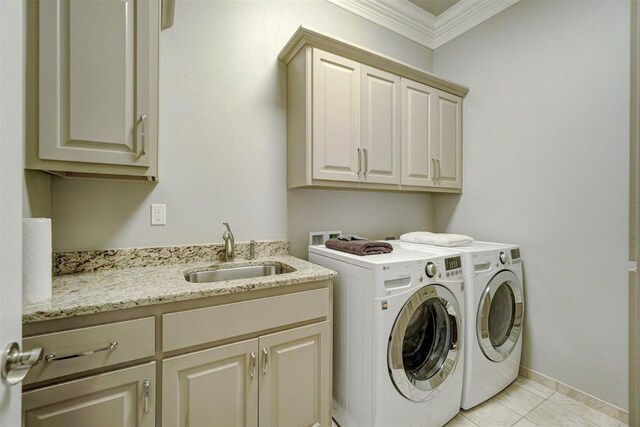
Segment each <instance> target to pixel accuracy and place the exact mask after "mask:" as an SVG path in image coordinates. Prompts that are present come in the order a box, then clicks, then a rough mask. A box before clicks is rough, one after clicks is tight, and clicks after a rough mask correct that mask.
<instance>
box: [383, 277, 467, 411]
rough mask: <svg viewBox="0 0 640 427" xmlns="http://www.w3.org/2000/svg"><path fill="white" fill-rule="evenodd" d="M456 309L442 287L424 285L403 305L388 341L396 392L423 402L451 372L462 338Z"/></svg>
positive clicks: (454, 301) (450, 295) (450, 294)
mask: <svg viewBox="0 0 640 427" xmlns="http://www.w3.org/2000/svg"><path fill="white" fill-rule="evenodd" d="M460 328H461V323H460V317H459V308H458V304H457V301H456V299H455V297H454V296H453V294H452V293H451V292H450V291H449V290H447V289H446V288H445V287H443V286H439V285H429V286H425V287H423V288H421V289H419V290H418V291H416V293H414V294H413V295H412V296H411V298H409V300H408V301H407V302H406V303H405V305H404V307H402V309H401V310H400V313H399V314H398V317H397V318H396V321H395V323H394V326H393V329H392V331H391V336H390V339H389V349H388V362H389V372H390V374H391V379H392V381H393V383H394V385H395V386H396V389H398V391H399V392H400V393H402V395H403V396H405V397H406V398H408V399H410V400H413V401H423V400H426V399H427V398H428V397H429V395H430V394H431V393H432V392H433V390H435V389H436V388H437V387H438V386H439V385H440V384H441V383H442V382H443V381H444V380H445V379H446V378H447V376H448V375H449V373H451V371H453V369H454V367H455V365H456V362H457V358H458V344H459V341H458V340H459V338H460V337H461V335H460V334H461V329H460Z"/></svg>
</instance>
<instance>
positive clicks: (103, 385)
mask: <svg viewBox="0 0 640 427" xmlns="http://www.w3.org/2000/svg"><path fill="white" fill-rule="evenodd" d="M155 372H156V368H155V362H152V363H148V364H146V365H142V366H136V367H133V368H128V369H121V370H118V371H114V372H109V373H107V374H102V375H94V376H92V377H89V378H84V379H80V380H75V381H69V382H66V383H62V384H58V385H54V386H50V387H44V388H40V389H38V390H34V391H28V392H25V393H23V395H22V396H23V399H22V420H23V425H24V426H26V427H31V426H60V427H71V426H98V425H100V426H140V427H152V426H154V425H155V375H156V373H155Z"/></svg>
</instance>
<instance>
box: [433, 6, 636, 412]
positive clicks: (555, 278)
mask: <svg viewBox="0 0 640 427" xmlns="http://www.w3.org/2000/svg"><path fill="white" fill-rule="evenodd" d="M629 16H630V15H629V3H628V1H624V0H621V1H615V2H610V1H585V0H581V1H577V0H571V1H570V0H566V1H544V0H536V1H532V0H522V1H520V2H519V3H517V4H515V5H514V6H512V7H510V8H509V9H507V10H505V11H504V12H502V13H500V14H499V15H497V16H495V17H494V18H492V19H490V20H488V21H486V22H484V23H483V24H481V25H480V26H478V27H476V28H474V29H473V30H471V31H469V32H467V33H465V34H463V35H462V36H460V37H459V38H457V39H455V40H453V41H451V42H449V43H447V44H446V45H444V46H442V47H440V48H438V49H437V50H436V51H435V53H434V71H435V73H437V74H440V75H443V76H446V77H447V78H450V79H452V80H454V81H460V82H462V83H464V84H467V85H468V86H469V87H470V88H471V91H470V93H469V95H468V96H467V98H466V99H465V106H464V121H465V122H464V153H463V154H464V192H463V194H462V196H437V197H436V198H435V204H436V207H435V209H436V214H435V215H436V217H435V227H436V229H438V230H441V231H452V232H460V233H465V234H470V235H472V236H474V237H476V238H478V239H486V240H494V241H503V242H513V243H519V244H520V245H521V246H522V255H523V260H524V267H525V288H526V289H525V294H526V326H525V328H526V329H525V340H524V353H523V364H524V365H525V366H528V367H530V368H532V369H534V370H536V371H539V372H541V373H543V374H546V375H548V376H550V377H553V378H555V379H558V380H560V381H562V382H565V383H567V384H569V385H571V386H574V387H577V388H578V389H580V390H583V391H585V392H587V393H591V394H593V395H595V396H597V397H599V398H602V399H604V400H606V401H608V402H611V403H613V404H615V405H618V406H621V407H623V408H627V407H628V405H627V340H628V339H627V284H626V282H627V273H626V271H627V269H628V265H627V262H626V259H627V224H628V221H627V215H628V200H627V199H628V190H629V188H628V179H629V178H628V163H629V158H628V150H629V112H628V110H629Z"/></svg>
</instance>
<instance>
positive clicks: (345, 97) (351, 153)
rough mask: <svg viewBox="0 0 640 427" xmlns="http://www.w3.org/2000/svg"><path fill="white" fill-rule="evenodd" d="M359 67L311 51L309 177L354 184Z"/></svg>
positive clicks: (357, 161) (357, 164)
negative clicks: (310, 154) (311, 90)
mask: <svg viewBox="0 0 640 427" xmlns="http://www.w3.org/2000/svg"><path fill="white" fill-rule="evenodd" d="M359 148H360V64H359V63H357V62H355V61H351V60H348V59H345V58H341V57H340V56H337V55H334V54H331V53H328V52H324V51H322V50H319V49H313V178H314V179H327V180H338V181H358V180H359V175H360V156H359V154H360V155H361V153H359V151H358V150H359Z"/></svg>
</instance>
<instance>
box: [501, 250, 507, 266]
mask: <svg viewBox="0 0 640 427" xmlns="http://www.w3.org/2000/svg"><path fill="white" fill-rule="evenodd" d="M500 262H501V263H503V264H506V263H507V254H505V253H504V252H500Z"/></svg>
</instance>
